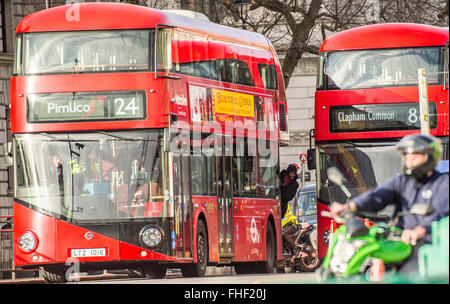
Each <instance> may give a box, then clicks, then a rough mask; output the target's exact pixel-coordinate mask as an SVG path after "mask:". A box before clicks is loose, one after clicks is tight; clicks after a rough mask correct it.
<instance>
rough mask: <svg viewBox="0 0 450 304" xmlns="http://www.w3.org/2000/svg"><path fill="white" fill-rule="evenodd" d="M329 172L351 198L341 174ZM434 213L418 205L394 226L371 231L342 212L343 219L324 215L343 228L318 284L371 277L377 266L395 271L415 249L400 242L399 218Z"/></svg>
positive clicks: (333, 241) (333, 242) (332, 242)
mask: <svg viewBox="0 0 450 304" xmlns="http://www.w3.org/2000/svg"><path fill="white" fill-rule="evenodd" d="M330 169H331V170H329V171H328V178H329V179H330V180H331V181H333V182H334V183H336V184H337V185H339V186H340V187H341V189H342V191H343V192H344V193H345V194H346V196H347V197H348V198H350V192H349V191H348V189H346V187H345V186H344V184H343V176H342V174H340V172H339V171H338V170H337V169H336V168H334V169H332V168H330ZM434 211H435V210H434V208H433V207H432V206H431V205H429V204H424V203H420V204H415V205H414V206H413V207H412V208H411V210H410V211H409V212H401V213H399V214H397V216H396V217H395V220H394V221H393V223H391V224H387V223H378V224H376V225H373V226H371V227H370V228H368V227H367V226H366V225H365V223H364V222H363V220H362V219H358V218H356V217H355V215H354V214H352V213H349V212H343V213H341V216H337V215H334V216H332V215H331V214H330V213H329V212H326V211H323V212H322V213H321V214H322V216H328V217H332V218H333V219H334V220H335V221H336V223H337V224H341V226H339V228H337V229H336V231H335V232H334V233H333V234H332V236H331V238H330V243H329V246H328V250H327V253H326V255H325V259H324V261H323V264H322V266H321V267H320V268H319V269H318V270H317V272H316V274H317V278H318V280H319V281H325V280H327V279H329V278H330V277H344V278H348V277H350V276H353V275H356V274H366V273H369V274H370V272H368V271H369V270H371V268H372V267H374V266H375V264H376V263H382V265H383V266H384V267H385V268H387V269H393V270H395V269H396V268H398V267H399V266H401V264H402V263H403V262H404V261H405V260H406V259H407V258H408V257H409V256H410V254H411V252H412V246H411V245H410V244H405V243H404V242H402V241H401V235H402V230H401V229H400V228H397V227H395V225H396V224H397V222H398V219H399V217H400V216H403V215H406V214H418V215H429V214H432V213H433V212H434ZM413 245H414V244H413ZM372 273H373V272H372Z"/></svg>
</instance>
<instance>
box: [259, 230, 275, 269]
mask: <svg viewBox="0 0 450 304" xmlns="http://www.w3.org/2000/svg"><path fill="white" fill-rule="evenodd" d="M275 242H276V240H275V232H274V230H273V227H272V224H271V223H270V222H267V229H266V260H265V261H264V262H261V263H258V266H257V272H258V273H275V256H276V245H275Z"/></svg>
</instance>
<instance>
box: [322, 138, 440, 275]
mask: <svg viewBox="0 0 450 304" xmlns="http://www.w3.org/2000/svg"><path fill="white" fill-rule="evenodd" d="M396 149H397V151H398V152H399V153H400V154H401V156H402V163H403V173H402V174H399V175H397V176H394V177H392V178H391V179H390V180H388V181H387V182H386V183H384V184H383V185H381V186H379V187H378V188H376V189H372V190H369V191H367V192H365V193H363V194H362V195H360V196H358V197H355V198H352V199H351V200H350V202H348V203H347V204H345V205H342V204H340V203H336V202H335V203H333V204H332V205H331V206H330V212H331V213H332V214H339V213H340V212H342V211H343V210H347V211H351V212H355V213H356V212H358V211H368V212H376V211H380V210H382V209H383V208H384V207H385V206H386V205H388V204H394V205H396V211H401V212H408V211H409V210H411V207H412V206H413V205H414V204H416V203H427V204H430V205H431V206H433V208H434V209H435V211H434V212H433V213H432V214H431V215H417V214H406V215H403V216H402V217H400V218H399V222H398V224H397V226H398V227H399V228H401V229H403V233H402V241H403V242H405V243H406V244H411V245H415V246H414V247H413V252H412V253H411V255H410V257H409V258H408V260H407V261H405V263H404V264H403V265H402V267H401V268H400V273H403V274H407V273H417V272H418V249H419V248H420V247H421V246H422V245H424V244H426V243H431V223H432V222H433V221H438V220H440V219H441V218H443V217H446V216H448V205H449V174H448V172H439V171H437V170H436V165H437V163H438V161H439V160H440V158H441V154H442V145H441V141H440V140H439V139H438V138H436V137H434V136H424V135H420V134H412V135H408V136H405V137H404V138H403V139H402V140H401V141H399V142H398V143H397V145H396Z"/></svg>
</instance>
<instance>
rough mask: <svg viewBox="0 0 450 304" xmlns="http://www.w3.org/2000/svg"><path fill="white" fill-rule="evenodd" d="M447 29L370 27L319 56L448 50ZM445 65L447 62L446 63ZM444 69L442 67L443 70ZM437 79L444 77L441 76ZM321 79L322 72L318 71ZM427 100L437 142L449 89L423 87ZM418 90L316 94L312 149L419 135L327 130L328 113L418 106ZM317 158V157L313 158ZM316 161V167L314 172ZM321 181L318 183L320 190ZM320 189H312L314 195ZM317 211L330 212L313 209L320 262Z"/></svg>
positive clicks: (326, 226) (324, 230)
mask: <svg viewBox="0 0 450 304" xmlns="http://www.w3.org/2000/svg"><path fill="white" fill-rule="evenodd" d="M448 39H449V31H448V28H438V27H434V26H428V25H422V24H401V23H398V24H397V23H394V24H375V25H368V26H363V27H358V28H354V29H350V30H346V31H343V32H340V33H336V34H334V35H332V36H331V37H329V38H328V39H326V40H325V41H324V42H323V44H322V46H321V47H320V53H322V54H324V53H328V52H337V53H338V52H341V51H342V52H344V51H356V50H383V49H402V48H416V47H433V46H439V47H442V48H444V47H445V45H446V43H447V44H448ZM447 64H448V62H447ZM442 66H443V65H442ZM441 72H442V73H443V72H444V71H441ZM319 73H322V71H319ZM428 99H429V101H434V102H436V105H437V109H436V111H437V113H438V115H437V126H436V128H432V129H431V130H430V134H431V135H434V136H438V137H442V136H447V137H448V135H449V103H448V84H447V85H444V83H441V84H438V85H436V84H432V85H430V84H429V85H428ZM418 102H419V90H418V86H417V84H416V85H415V86H391V87H377V88H361V89H334V90H327V89H322V90H319V89H318V90H317V91H316V93H315V126H314V127H315V129H314V136H315V142H316V146H317V145H318V144H320V143H323V142H328V143H332V142H344V141H347V142H351V141H356V142H358V141H360V142H361V141H364V142H367V141H370V140H380V139H387V140H389V139H395V138H401V137H403V136H405V135H408V134H411V133H417V132H420V128H419V130H413V131H412V130H390V131H376V130H373V131H367V132H364V131H354V132H344V131H343V132H332V131H331V125H330V111H329V109H330V107H331V106H344V105H368V104H394V103H418ZM316 156H317V155H316ZM318 166H319V160H317V162H316V169H317V170H319V169H318ZM319 183H320V181H317V184H319ZM319 187H320V186H319V185H318V187H317V189H318V191H319ZM321 211H329V208H328V205H327V204H324V203H321V202H318V203H317V223H318V238H319V240H318V244H319V256H320V257H321V258H324V257H325V254H326V251H327V248H328V245H327V243H326V239H327V237H328V236H329V233H330V218H328V217H323V216H321Z"/></svg>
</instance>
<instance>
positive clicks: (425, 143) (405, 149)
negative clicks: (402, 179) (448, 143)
mask: <svg viewBox="0 0 450 304" xmlns="http://www.w3.org/2000/svg"><path fill="white" fill-rule="evenodd" d="M395 147H396V148H397V151H398V152H399V153H400V154H401V155H402V162H403V173H405V174H406V175H407V176H410V177H414V178H415V179H416V180H418V181H421V180H425V179H426V176H427V173H428V172H429V171H430V170H433V169H434V167H436V165H437V163H438V162H439V160H440V159H441V155H442V144H441V141H440V139H438V138H436V137H434V136H431V135H421V134H412V135H407V136H405V137H403V138H402V139H401V140H400V141H399V142H398V143H397V144H396V145H395ZM410 153H413V154H414V153H419V154H424V155H425V160H424V162H423V163H422V164H420V165H418V166H415V167H412V168H407V167H406V164H405V160H404V155H405V154H410Z"/></svg>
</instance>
